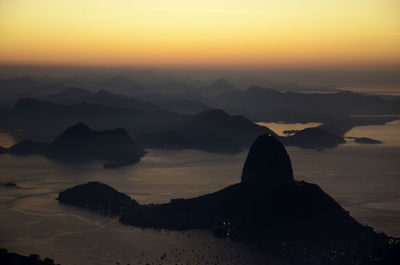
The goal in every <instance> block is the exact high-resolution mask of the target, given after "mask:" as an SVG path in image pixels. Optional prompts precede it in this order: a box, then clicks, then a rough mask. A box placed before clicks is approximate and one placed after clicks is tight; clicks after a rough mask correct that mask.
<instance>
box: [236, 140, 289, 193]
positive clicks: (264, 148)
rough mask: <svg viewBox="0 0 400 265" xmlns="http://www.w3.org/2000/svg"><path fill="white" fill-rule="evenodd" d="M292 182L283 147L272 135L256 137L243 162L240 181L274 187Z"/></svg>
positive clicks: (287, 156) (286, 155)
mask: <svg viewBox="0 0 400 265" xmlns="http://www.w3.org/2000/svg"><path fill="white" fill-rule="evenodd" d="M260 172H263V174H260ZM293 182H294V179H293V170H292V164H291V162H290V158H289V155H288V153H287V152H286V150H285V147H283V145H282V144H281V143H280V142H279V141H278V140H277V139H276V138H274V137H272V136H271V137H266V136H264V137H258V138H257V139H256V140H255V142H254V143H253V144H252V145H251V148H250V151H249V153H248V155H247V159H246V162H245V163H244V166H243V172H242V183H245V184H250V185H267V186H269V187H274V186H279V185H284V184H292V183H293Z"/></svg>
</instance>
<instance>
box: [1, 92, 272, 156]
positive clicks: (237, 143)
mask: <svg viewBox="0 0 400 265" xmlns="http://www.w3.org/2000/svg"><path fill="white" fill-rule="evenodd" d="M2 114H3V115H4V120H3V119H2V120H1V126H3V127H5V128H9V129H12V128H15V129H22V130H24V131H26V132H27V133H29V134H32V135H33V137H34V139H36V137H35V136H39V137H40V138H41V139H43V138H44V136H47V137H46V138H47V139H48V138H50V137H54V134H56V133H57V134H58V133H60V131H62V130H64V128H65V127H67V126H70V124H73V123H76V122H80V121H81V122H85V123H86V122H88V124H90V125H91V126H92V127H93V128H100V129H106V128H115V127H117V126H123V127H124V128H126V129H127V130H128V131H129V132H130V133H131V134H132V135H134V136H135V138H136V139H137V140H138V142H139V143H140V144H141V145H142V146H143V147H145V148H149V147H152V148H171V149H186V148H195V149H201V150H206V151H212V152H222V153H226V152H230V153H231V152H239V151H240V150H241V148H243V147H246V148H247V147H248V146H249V145H250V144H251V142H252V140H253V139H254V138H255V137H257V136H258V135H260V134H263V133H272V132H271V131H270V130H269V129H268V128H266V127H262V126H258V125H256V124H254V123H253V122H251V121H249V120H248V119H246V118H244V117H243V116H231V115H228V114H226V113H225V112H224V111H222V110H208V111H204V112H201V113H199V114H195V115H184V114H177V113H172V112H168V111H148V112H144V111H136V110H133V109H120V108H111V107H103V106H99V105H90V104H76V105H71V106H64V105H57V104H54V103H50V102H45V101H38V100H34V99H22V100H20V101H18V102H17V103H16V104H15V106H14V107H13V109H12V110H10V111H8V112H5V113H2ZM6 114H7V115H6ZM39 121H40V124H41V126H37V124H38V123H39ZM61 128H62V129H61ZM169 135H171V137H170V136H169Z"/></svg>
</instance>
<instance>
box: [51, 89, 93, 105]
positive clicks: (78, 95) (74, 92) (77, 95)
mask: <svg viewBox="0 0 400 265" xmlns="http://www.w3.org/2000/svg"><path fill="white" fill-rule="evenodd" d="M91 94H92V92H90V91H89V90H86V89H83V88H79V87H68V88H66V89H65V90H63V91H61V92H59V93H54V94H50V95H48V96H47V99H48V100H50V101H53V102H57V103H62V104H70V103H76V102H77V101H80V100H82V99H84V98H85V97H88V96H90V95H91Z"/></svg>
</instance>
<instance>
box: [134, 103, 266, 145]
mask: <svg viewBox="0 0 400 265" xmlns="http://www.w3.org/2000/svg"><path fill="white" fill-rule="evenodd" d="M264 133H273V132H272V131H270V130H269V129H268V128H266V127H263V126H258V125H256V124H254V123H253V122H251V121H249V120H247V119H246V118H245V117H243V116H230V115H228V114H227V113H225V112H224V111H222V110H208V111H204V112H201V113H198V114H195V115H193V116H190V117H189V118H188V119H187V120H185V121H184V122H183V123H182V124H180V125H178V126H177V127H175V128H174V129H173V130H170V131H166V132H163V133H159V134H144V135H142V136H139V137H138V141H139V142H140V143H141V144H142V145H143V146H144V147H150V148H169V149H182V148H185V149H187V148H193V149H200V150H204V151H209V152H223V153H236V152H240V151H241V150H242V148H243V147H248V146H249V145H250V144H251V141H252V139H254V138H255V137H257V136H258V135H260V134H264Z"/></svg>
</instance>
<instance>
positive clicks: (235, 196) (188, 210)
mask: <svg viewBox="0 0 400 265" xmlns="http://www.w3.org/2000/svg"><path fill="white" fill-rule="evenodd" d="M97 186H101V184H93V183H88V184H84V185H80V186H77V187H74V188H72V189H69V190H68V191H71V190H73V191H74V193H71V192H69V195H68V197H70V198H65V196H64V195H65V194H66V192H64V193H60V196H59V202H61V203H69V202H70V201H71V200H73V201H74V200H80V198H82V197H84V199H82V202H81V203H74V204H75V205H78V206H83V207H87V206H85V204H87V201H88V198H87V197H86V196H93V198H91V199H90V200H91V201H92V202H98V201H100V202H99V205H100V207H104V205H105V204H107V205H120V209H126V210H125V211H122V215H121V217H120V222H121V223H123V224H128V225H134V226H139V227H153V228H166V229H178V230H181V229H198V228H202V229H213V231H214V233H215V234H216V235H218V236H223V237H229V238H232V239H234V240H241V241H245V242H248V243H252V244H257V245H261V246H264V247H268V248H270V249H273V250H278V252H279V253H281V254H283V255H285V256H291V257H295V258H298V262H300V263H302V262H304V264H393V265H394V264H398V262H399V261H400V257H399V255H400V251H399V250H400V245H399V240H398V239H396V238H389V237H387V236H386V235H384V234H378V233H376V232H374V231H373V229H372V228H370V227H366V226H363V225H361V224H360V223H358V222H357V221H356V220H355V219H353V218H352V217H351V216H350V215H349V213H348V212H347V211H346V210H344V209H343V208H342V207H341V206H340V205H339V204H338V203H337V202H335V200H334V199H333V198H331V197H330V196H329V195H327V194H326V193H325V192H324V191H322V190H321V189H320V188H319V187H318V186H317V185H315V184H311V183H306V182H304V181H300V182H298V181H295V180H294V178H293V172H292V166H291V162H290V158H289V156H288V154H287V152H286V150H285V148H284V146H283V145H282V144H281V143H280V142H279V141H278V140H277V138H275V137H274V136H273V135H271V134H266V135H263V136H260V137H258V138H257V140H256V141H255V142H254V143H253V145H252V146H251V148H250V151H249V154H248V156H247V159H246V162H245V165H244V167H243V172H242V181H241V182H240V183H238V184H234V185H231V186H229V187H226V188H224V189H222V190H220V191H217V192H214V193H211V194H207V195H203V196H200V197H196V198H191V199H176V200H171V202H170V203H165V204H156V205H136V204H135V206H134V207H124V203H125V201H124V203H122V204H120V201H121V200H120V199H119V196H120V195H119V193H118V192H117V191H115V190H113V189H111V188H109V190H110V191H111V194H114V195H113V196H107V198H108V199H109V201H108V202H104V201H103V198H101V194H100V193H99V192H98V190H97V188H96V187H97ZM92 188H93V190H91V189H92ZM103 188H104V189H107V188H105V187H103ZM82 192H84V193H85V194H80V193H82ZM108 199H107V200H108ZM126 199H127V198H126ZM114 207H115V206H114ZM89 208H96V206H95V205H94V206H93V205H92V206H90V207H89ZM117 208H118V207H117Z"/></svg>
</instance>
